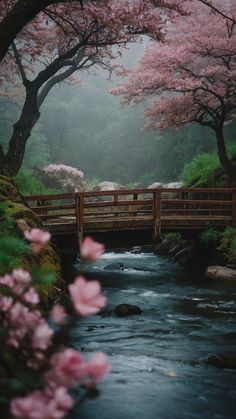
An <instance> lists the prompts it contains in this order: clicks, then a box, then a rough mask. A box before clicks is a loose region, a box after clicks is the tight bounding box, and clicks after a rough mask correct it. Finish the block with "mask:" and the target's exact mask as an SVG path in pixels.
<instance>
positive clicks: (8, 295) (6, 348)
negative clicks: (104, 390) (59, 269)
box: [0, 229, 110, 419]
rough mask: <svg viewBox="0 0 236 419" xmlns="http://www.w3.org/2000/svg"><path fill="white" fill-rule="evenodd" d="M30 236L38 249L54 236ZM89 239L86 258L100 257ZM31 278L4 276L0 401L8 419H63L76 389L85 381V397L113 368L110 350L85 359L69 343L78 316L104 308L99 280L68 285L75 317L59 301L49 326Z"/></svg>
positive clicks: (22, 273) (19, 273)
mask: <svg viewBox="0 0 236 419" xmlns="http://www.w3.org/2000/svg"><path fill="white" fill-rule="evenodd" d="M25 237H26V238H27V239H28V240H30V241H31V245H32V250H33V251H34V252H36V253H38V252H40V250H41V248H42V246H43V245H44V244H45V243H47V242H48V240H49V239H50V234H49V233H48V232H44V231H42V230H39V229H32V230H31V231H28V232H25ZM88 242H89V243H90V244H91V252H90V254H87V257H86V259H85V258H84V261H86V260H87V261H88V260H90V261H91V260H94V259H95V258H96V257H95V251H96V249H97V245H96V243H94V242H93V241H92V239H89V241H88V239H87V240H86V241H85V243H88ZM81 246H82V248H83V246H84V243H82V245H81ZM92 249H94V252H93V251H92ZM97 256H98V254H97ZM32 276H33V275H31V274H30V273H29V272H28V271H26V270H24V269H21V268H19V269H13V271H12V272H11V273H8V274H5V275H4V276H1V277H0V321H1V327H0V343H1V352H0V404H1V414H3V416H1V417H4V419H6V418H7V417H13V418H18V419H49V418H50V419H60V418H64V417H65V416H66V415H67V413H68V412H69V411H70V409H71V408H72V407H73V406H74V403H75V401H74V399H73V397H72V395H71V390H72V389H73V388H74V387H75V386H78V385H80V387H79V389H80V393H83V394H82V397H83V398H84V397H86V395H88V394H89V391H91V390H90V389H91V387H94V386H95V385H96V384H97V383H99V382H100V381H101V380H102V379H103V377H104V376H105V375H106V374H107V373H108V371H109V369H110V365H109V364H108V363H107V360H106V356H105V354H103V353H97V354H95V355H94V356H93V358H92V359H90V360H86V359H85V358H84V356H82V355H81V354H80V352H78V351H77V350H75V349H73V348H70V347H66V346H65V342H66V341H67V340H68V331H69V330H70V328H71V327H72V326H73V325H74V322H75V321H76V320H77V316H78V315H80V316H87V315H89V314H93V313H96V312H98V311H99V309H100V308H101V307H104V306H105V304H106V298H105V297H104V296H103V295H101V292H100V291H101V290H100V284H99V283H98V282H97V281H90V282H88V281H86V280H85V278H84V277H82V276H79V277H77V278H76V279H75V282H74V283H73V284H71V285H70V286H69V292H70V295H71V300H72V305H73V313H74V315H71V313H70V315H68V313H67V311H66V309H65V308H64V307H63V306H62V305H60V304H55V305H54V307H53V308H52V310H51V312H50V314H49V320H50V324H48V322H47V321H46V319H45V318H44V316H43V314H42V313H41V311H40V296H39V293H38V291H37V284H35V283H34V278H32ZM79 389H78V391H79Z"/></svg>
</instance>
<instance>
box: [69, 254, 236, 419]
mask: <svg viewBox="0 0 236 419" xmlns="http://www.w3.org/2000/svg"><path fill="white" fill-rule="evenodd" d="M119 264H122V265H121V266H119ZM109 265H110V266H109ZM104 268H105V269H104ZM91 271H92V276H93V277H94V278H95V277H97V278H99V279H100V280H101V283H102V286H103V292H104V294H105V295H106V296H107V298H108V309H110V310H113V309H114V308H115V306H116V305H118V304H120V303H128V304H133V305H137V306H139V307H140V308H141V309H142V314H141V315H136V316H130V317H126V318H119V317H116V316H115V315H114V314H112V315H111V316H104V317H102V316H98V315H97V316H93V317H89V318H85V319H83V320H82V321H81V322H80V324H79V326H78V328H76V329H74V330H73V333H72V341H73V344H74V346H75V347H76V348H78V349H80V350H84V351H85V352H86V353H88V355H90V356H92V354H93V353H94V352H97V351H103V352H106V353H107V354H108V356H109V362H110V363H111V364H112V370H111V372H110V374H109V376H108V377H107V378H106V379H105V380H104V381H103V382H102V383H101V384H100V385H99V389H100V390H101V395H100V396H99V397H98V398H96V399H92V400H86V402H85V403H84V404H83V405H82V406H80V407H79V408H78V410H77V411H75V413H74V415H73V419H77V418H78V419H183V418H186V419H191V418H194V419H195V418H196V419H197V418H201V419H233V418H234V419H235V417H236V370H232V369H219V368H216V367H214V366H210V365H195V364H194V362H193V361H195V360H196V359H200V358H207V357H208V356H209V355H212V354H223V353H225V354H235V344H236V328H235V318H236V284H233V283H213V282H211V281H206V280H203V279H202V278H201V277H199V275H196V276H195V277H194V275H193V273H188V272H186V270H183V268H180V267H179V266H178V265H176V264H174V263H172V262H171V261H169V260H167V259H165V258H162V257H160V256H157V255H155V254H153V253H152V252H150V253H139V254H134V253H132V252H129V251H126V252H125V251H124V252H116V253H115V252H110V253H106V254H105V255H104V256H103V258H102V259H101V260H100V261H99V262H98V263H96V265H95V266H93V268H92V269H91Z"/></svg>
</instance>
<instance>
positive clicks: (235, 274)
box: [205, 266, 236, 281]
mask: <svg viewBox="0 0 236 419" xmlns="http://www.w3.org/2000/svg"><path fill="white" fill-rule="evenodd" d="M205 276H206V277H207V278H210V279H213V280H216V281H217V280H220V281H228V280H229V281H236V270H235V269H231V268H226V267H224V266H208V268H207V270H206V272H205Z"/></svg>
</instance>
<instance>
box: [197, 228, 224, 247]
mask: <svg viewBox="0 0 236 419" xmlns="http://www.w3.org/2000/svg"><path fill="white" fill-rule="evenodd" d="M222 235H223V233H222V232H220V231H219V230H216V229H215V228H212V227H211V228H208V229H207V230H204V231H202V233H201V234H200V241H201V243H203V244H204V245H205V246H206V247H208V246H214V247H216V246H217V245H219V243H220V240H221V238H222Z"/></svg>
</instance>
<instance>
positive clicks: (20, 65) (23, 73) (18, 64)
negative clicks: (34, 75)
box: [11, 41, 29, 87]
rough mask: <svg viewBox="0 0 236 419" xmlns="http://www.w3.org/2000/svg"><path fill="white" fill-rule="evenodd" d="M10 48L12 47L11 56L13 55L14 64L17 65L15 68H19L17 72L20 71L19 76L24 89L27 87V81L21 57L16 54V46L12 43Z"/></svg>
mask: <svg viewBox="0 0 236 419" xmlns="http://www.w3.org/2000/svg"><path fill="white" fill-rule="evenodd" d="M11 47H12V51H13V54H14V57H15V60H16V64H17V66H18V68H19V71H20V74H21V78H22V81H23V84H24V86H25V87H27V85H28V84H29V80H28V79H27V77H26V74H25V70H24V67H23V65H22V62H21V57H20V54H19V52H18V49H17V48H16V45H15V42H14V41H13V42H12V43H11Z"/></svg>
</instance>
